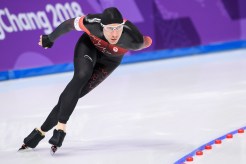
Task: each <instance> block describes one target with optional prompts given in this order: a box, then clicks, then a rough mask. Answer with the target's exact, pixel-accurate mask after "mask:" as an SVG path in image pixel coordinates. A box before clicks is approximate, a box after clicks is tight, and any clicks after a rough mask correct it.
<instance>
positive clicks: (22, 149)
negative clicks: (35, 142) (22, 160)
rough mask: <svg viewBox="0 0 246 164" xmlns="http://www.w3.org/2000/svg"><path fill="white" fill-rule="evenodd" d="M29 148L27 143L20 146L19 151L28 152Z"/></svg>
mask: <svg viewBox="0 0 246 164" xmlns="http://www.w3.org/2000/svg"><path fill="white" fill-rule="evenodd" d="M29 150H30V149H29V147H28V146H26V145H25V144H23V145H22V146H21V148H19V150H18V152H26V151H29Z"/></svg>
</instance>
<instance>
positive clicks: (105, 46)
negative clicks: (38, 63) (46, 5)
mask: <svg viewBox="0 0 246 164" xmlns="http://www.w3.org/2000/svg"><path fill="white" fill-rule="evenodd" d="M100 18H101V15H100V14H94V15H87V16H86V17H80V18H73V19H69V20H67V21H65V22H63V23H62V24H61V25H59V26H58V27H57V28H56V29H55V30H54V31H53V32H52V33H51V34H50V35H48V37H49V39H50V40H51V41H52V42H54V41H55V40H56V39H57V38H58V37H59V36H60V35H62V34H64V33H66V32H69V31H70V30H74V29H76V30H78V27H79V28H80V29H81V30H83V31H84V33H83V34H82V36H81V37H80V38H79V40H78V42H77V44H76V46H75V50H74V75H73V78H72V80H71V81H70V82H69V83H68V85H67V86H66V88H65V89H64V91H63V92H62V94H61V95H60V97H59V101H58V103H57V105H56V106H55V107H54V108H53V110H52V111H51V113H50V114H49V116H48V117H47V119H46V120H45V122H44V123H43V125H42V126H41V130H43V131H45V132H47V131H49V130H50V129H52V128H53V127H54V126H55V125H56V124H57V123H58V121H59V122H61V123H66V122H67V121H68V119H69V117H70V115H71V114H72V112H73V110H74V108H75V106H76V104H77V102H78V99H79V98H81V97H83V96H84V95H86V94H87V93H88V92H90V91H91V90H92V89H93V88H95V87H96V86H97V85H98V84H100V83H101V82H102V81H103V80H104V79H106V78H107V77H108V76H109V75H110V74H111V73H112V72H113V71H114V70H115V68H116V67H118V66H119V64H120V62H121V60H122V57H123V55H124V54H125V53H126V52H127V51H128V50H140V49H143V48H146V47H148V46H149V45H150V44H151V39H150V38H149V37H145V36H143V35H142V34H141V33H140V32H139V30H138V29H137V28H136V27H135V26H134V25H133V24H132V23H131V22H130V21H126V20H124V21H125V25H124V28H123V33H122V35H121V38H120V39H119V41H118V43H117V44H116V45H112V44H109V43H108V42H107V40H106V39H105V37H104V35H103V31H102V27H101V25H100V22H98V20H100ZM76 27H77V28H76ZM95 103H96V102H95Z"/></svg>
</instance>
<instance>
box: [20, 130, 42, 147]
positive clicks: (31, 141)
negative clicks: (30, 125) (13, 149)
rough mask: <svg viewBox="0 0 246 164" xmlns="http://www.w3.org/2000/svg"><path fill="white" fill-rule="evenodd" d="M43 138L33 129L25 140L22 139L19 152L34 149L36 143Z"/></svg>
mask: <svg viewBox="0 0 246 164" xmlns="http://www.w3.org/2000/svg"><path fill="white" fill-rule="evenodd" d="M43 138H44V135H42V133H41V132H40V131H39V130H37V129H34V130H33V131H32V132H31V133H30V134H29V135H28V136H27V137H26V138H25V139H24V144H23V145H22V146H21V148H20V149H19V151H20V150H25V149H28V148H35V147H36V146H37V145H38V143H39V142H40V141H41V140H42V139H43Z"/></svg>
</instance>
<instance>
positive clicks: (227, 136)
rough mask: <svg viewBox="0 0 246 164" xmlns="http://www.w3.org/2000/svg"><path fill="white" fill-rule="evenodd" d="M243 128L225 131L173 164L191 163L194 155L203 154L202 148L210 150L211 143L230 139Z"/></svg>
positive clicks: (242, 130) (241, 131)
mask: <svg viewBox="0 0 246 164" xmlns="http://www.w3.org/2000/svg"><path fill="white" fill-rule="evenodd" d="M245 130H246V126H245V127H242V128H239V129H237V130H234V131H231V132H229V133H227V134H225V135H223V136H221V137H218V138H216V139H214V140H212V141H210V142H208V143H206V144H204V145H202V146H200V147H198V148H197V149H195V150H193V151H192V152H190V153H189V154H187V155H185V156H184V157H182V158H180V159H179V160H177V161H176V162H174V164H189V163H190V164H192V163H193V161H194V157H195V156H200V155H203V151H204V150H210V149H212V147H213V145H216V144H222V143H223V140H225V139H232V138H233V136H234V135H236V134H242V133H244V131H245Z"/></svg>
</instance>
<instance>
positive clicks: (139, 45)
mask: <svg viewBox="0 0 246 164" xmlns="http://www.w3.org/2000/svg"><path fill="white" fill-rule="evenodd" d="M151 44H152V39H151V38H150V37H149V36H143V35H142V34H141V32H140V31H139V30H138V28H137V27H136V26H135V25H134V24H133V23H131V22H130V21H128V20H127V21H126V22H125V24H124V31H123V34H122V36H121V39H120V41H119V46H122V47H124V48H127V49H130V50H135V51H137V50H141V49H144V48H147V47H149V46H150V45H151Z"/></svg>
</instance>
